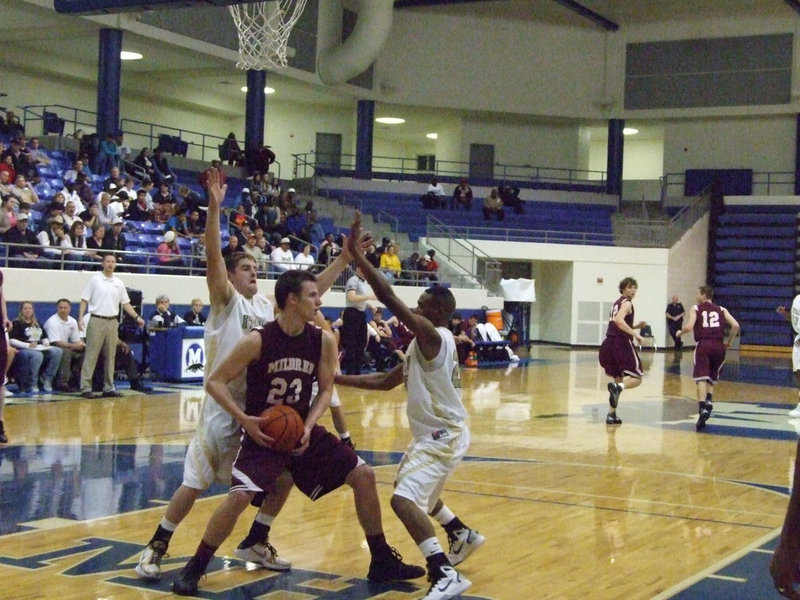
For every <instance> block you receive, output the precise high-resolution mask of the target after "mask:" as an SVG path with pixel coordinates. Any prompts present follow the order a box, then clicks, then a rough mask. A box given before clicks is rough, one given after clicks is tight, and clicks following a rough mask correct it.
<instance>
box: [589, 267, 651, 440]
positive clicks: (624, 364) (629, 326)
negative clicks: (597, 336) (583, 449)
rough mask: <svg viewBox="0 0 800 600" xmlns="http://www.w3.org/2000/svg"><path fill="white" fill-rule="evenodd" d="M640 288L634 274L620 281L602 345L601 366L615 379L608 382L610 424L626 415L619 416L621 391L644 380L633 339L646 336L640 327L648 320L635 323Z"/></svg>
mask: <svg viewBox="0 0 800 600" xmlns="http://www.w3.org/2000/svg"><path fill="white" fill-rule="evenodd" d="M638 288H639V286H638V284H637V283H636V280H635V279H634V278H633V277H626V278H625V279H623V280H622V281H620V282H619V293H620V294H622V295H621V296H620V297H619V298H618V299H617V301H616V302H614V306H612V307H611V314H610V315H609V316H608V330H607V331H606V339H605V340H603V343H602V345H601V346H600V356H599V359H600V366H602V367H603V369H605V372H606V375H608V376H609V377H611V378H613V379H614V381H612V382H610V383H609V384H608V403H609V405H611V410H610V411H608V416H606V425H619V424H621V423H622V419H620V418H619V417H618V416H617V404H619V395H620V394H621V393H622V390H624V389H629V390H630V389H632V388H635V387H636V386H638V385H639V384H640V383H641V382H642V363H641V361H640V360H639V354H638V353H637V352H636V347H635V346H634V345H633V340H636V341H637V342H638V343H639V345H641V344H642V342H643V341H644V338H642V336H641V335H639V333H638V332H637V331H636V330H637V329H641V328H642V327H644V326H645V325H647V323H645V322H644V321H641V322H640V323H637V324H636V325H634V324H633V297H634V296H635V295H636V290H637V289H638Z"/></svg>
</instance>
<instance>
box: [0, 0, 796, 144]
mask: <svg viewBox="0 0 800 600" xmlns="http://www.w3.org/2000/svg"><path fill="white" fill-rule="evenodd" d="M326 1H327V0H326ZM343 2H344V4H345V5H353V0H343ZM789 3H793V4H798V0H701V1H698V0H578V1H577V2H576V0H396V3H395V10H398V11H401V10H402V11H418V12H420V13H422V14H424V13H426V12H430V13H434V14H439V15H442V14H443V15H452V16H453V17H454V18H455V17H456V16H463V15H471V16H475V17H485V18H492V19H510V20H515V21H518V20H525V21H531V22H537V23H546V24H550V25H559V26H564V27H574V28H586V29H593V30H602V25H601V24H598V22H597V20H593V19H591V18H587V17H586V16H582V15H581V14H578V12H576V10H574V5H575V4H580V5H581V6H583V7H584V8H586V9H588V11H589V12H590V13H594V14H596V15H599V16H600V17H601V18H602V19H605V20H607V21H609V22H612V23H614V24H618V25H620V26H622V27H624V26H625V25H626V24H633V23H641V22H648V21H666V20H682V19H690V18H691V19H697V18H714V17H722V16H730V15H731V14H737V13H739V14H741V13H743V12H752V13H758V14H764V15H776V16H779V17H781V18H785V19H794V18H797V17H798V13H797V12H795V11H794V10H793V9H792V8H791V7H790V6H789ZM52 7H53V0H0V23H2V24H3V26H2V27H0V52H2V57H3V58H2V60H1V61H0V62H2V63H7V64H12V65H15V66H18V67H19V68H22V69H24V70H27V71H30V72H32V73H34V74H38V75H41V76H46V77H53V78H62V79H64V78H67V79H69V78H72V79H76V80H82V81H83V83H84V84H91V83H93V82H94V81H96V73H97V70H96V64H97V51H98V50H97V48H98V44H97V31H98V29H99V28H100V27H103V26H110V25H112V23H113V21H109V19H113V18H114V17H102V18H101V19H91V18H76V17H73V16H65V15H60V14H58V13H56V12H55V11H54V10H53V8H52ZM103 18H104V19H106V21H102V19H103ZM231 27H233V26H232V25H231ZM153 35H154V32H148V31H146V30H145V29H144V28H143V29H142V32H141V33H139V34H137V33H131V32H126V33H125V37H124V44H123V45H124V48H125V49H126V50H136V51H139V52H141V53H142V54H144V55H145V58H144V59H143V60H139V61H134V62H126V63H125V64H124V78H123V85H124V86H125V87H124V90H125V93H140V94H143V95H149V96H150V97H151V99H153V100H158V98H157V94H158V90H159V89H160V88H161V87H163V86H162V85H160V84H161V83H163V84H164V86H166V85H169V89H170V91H172V89H174V87H175V85H176V80H177V81H179V82H180V83H179V85H181V86H187V87H194V88H196V89H202V90H207V89H208V88H209V86H213V87H214V89H215V90H216V91H217V93H219V94H221V95H223V96H226V97H228V98H229V99H230V100H231V102H230V106H231V109H230V114H231V116H232V117H233V116H235V115H236V114H240V113H241V110H242V109H243V104H244V94H243V93H242V92H241V91H240V88H241V86H242V85H244V82H245V77H244V74H243V73H241V72H239V71H236V70H235V69H233V68H232V62H234V61H235V60H236V54H235V52H233V51H231V50H228V49H223V48H219V47H212V46H211V45H210V44H204V43H202V42H198V43H196V44H193V45H192V47H180V46H179V45H175V44H173V43H167V42H165V41H159V40H158V39H154V37H153ZM198 50H199V51H201V52H203V53H204V54H205V57H204V59H203V61H202V66H198V61H197V54H196V53H197V51H198ZM54 56H58V57H62V58H67V59H69V60H70V62H71V63H73V64H74V65H75V68H74V69H71V68H67V69H65V68H64V65H63V63H62V62H56V61H54V60H53V57H54ZM268 85H270V86H272V87H275V88H276V89H277V90H278V91H277V93H276V95H275V96H274V97H273V98H275V100H278V99H279V98H280V97H281V96H283V97H289V98H292V100H293V101H295V102H303V103H309V104H317V105H322V106H348V105H352V97H351V96H350V95H348V94H350V93H352V92H347V91H345V92H342V91H341V90H332V89H328V88H324V87H321V86H319V85H314V84H312V83H311V82H304V81H300V80H298V79H294V78H290V77H286V76H282V75H280V74H275V73H270V74H269V76H268ZM0 91H3V89H2V83H0ZM154 94H155V95H156V96H155V97H154V96H153V95H154ZM65 103H66V104H69V103H68V102H65ZM0 105H3V106H4V105H5V104H4V103H3V101H2V99H1V98H0ZM531 118H532V119H535V117H531ZM433 119H435V114H434V115H431V117H430V120H431V121H433ZM418 128H419V130H420V131H412V130H411V129H410V128H405V131H404V132H402V133H401V132H400V131H397V132H396V133H393V132H392V130H389V129H387V130H383V131H381V135H385V136H386V137H387V139H402V138H403V137H408V139H419V135H420V134H421V133H424V132H425V131H432V130H433V128H432V127H431V124H430V123H426V122H425V120H424V119H420V122H419V124H418ZM395 135H396V136H399V137H398V138H393V136H395Z"/></svg>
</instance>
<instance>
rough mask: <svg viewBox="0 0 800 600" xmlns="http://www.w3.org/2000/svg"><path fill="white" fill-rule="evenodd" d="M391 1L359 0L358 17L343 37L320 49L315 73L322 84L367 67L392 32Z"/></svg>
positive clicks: (345, 77) (335, 81)
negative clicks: (333, 44) (324, 48)
mask: <svg viewBox="0 0 800 600" xmlns="http://www.w3.org/2000/svg"><path fill="white" fill-rule="evenodd" d="M393 5H394V0H360V1H359V3H358V19H357V20H356V25H355V27H354V28H353V32H352V33H351V34H350V37H348V38H347V40H346V41H345V42H344V43H342V44H339V45H337V46H334V47H333V48H328V49H326V50H323V51H322V52H321V53H320V55H319V63H318V65H317V73H318V74H319V78H320V79H321V80H322V82H323V83H324V84H325V85H336V84H338V83H343V82H345V81H347V80H349V79H352V78H353V77H355V76H356V75H359V74H361V73H363V72H364V71H366V70H367V68H368V67H369V66H370V65H371V64H372V63H373V62H375V59H376V58H378V54H380V52H381V50H383V47H384V45H385V44H386V40H388V39H389V33H390V32H391V31H392V10H393Z"/></svg>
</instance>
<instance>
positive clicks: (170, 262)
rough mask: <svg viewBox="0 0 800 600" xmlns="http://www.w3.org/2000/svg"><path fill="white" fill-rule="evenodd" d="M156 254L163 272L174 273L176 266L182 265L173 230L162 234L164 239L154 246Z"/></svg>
mask: <svg viewBox="0 0 800 600" xmlns="http://www.w3.org/2000/svg"><path fill="white" fill-rule="evenodd" d="M156 254H157V255H158V264H159V266H160V267H161V268H162V271H164V272H167V273H174V272H175V269H176V268H177V267H182V266H183V259H182V258H181V249H180V248H179V247H178V238H177V236H176V235H175V232H174V231H168V232H166V233H165V234H164V241H163V242H161V243H160V244H159V245H158V248H156Z"/></svg>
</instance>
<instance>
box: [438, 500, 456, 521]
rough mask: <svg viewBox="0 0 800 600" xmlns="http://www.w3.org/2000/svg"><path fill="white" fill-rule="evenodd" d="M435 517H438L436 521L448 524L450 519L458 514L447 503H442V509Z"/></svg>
mask: <svg viewBox="0 0 800 600" xmlns="http://www.w3.org/2000/svg"><path fill="white" fill-rule="evenodd" d="M433 518H434V519H436V522H437V523H439V524H440V525H447V524H448V523H449V522H450V521H452V520H453V519H455V518H456V515H455V513H454V512H453V511H452V510H450V509H449V508H447V505H446V504H442V508H441V510H440V511H439V512H437V513H436V514H435V515H433Z"/></svg>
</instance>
